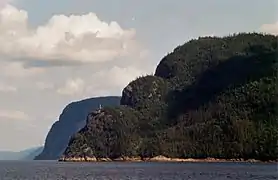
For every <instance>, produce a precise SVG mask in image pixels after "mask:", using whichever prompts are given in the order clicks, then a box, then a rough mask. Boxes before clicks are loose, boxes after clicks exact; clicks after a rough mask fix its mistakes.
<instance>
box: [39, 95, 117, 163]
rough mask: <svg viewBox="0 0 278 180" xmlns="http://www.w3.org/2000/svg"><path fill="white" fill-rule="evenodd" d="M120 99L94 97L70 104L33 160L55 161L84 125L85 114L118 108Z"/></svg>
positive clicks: (114, 97)
mask: <svg viewBox="0 0 278 180" xmlns="http://www.w3.org/2000/svg"><path fill="white" fill-rule="evenodd" d="M119 104H120V97H116V96H108V97H96V98H90V99H85V100H81V101H77V102H72V103H70V104H69V105H67V106H66V107H65V109H64V110H63V112H62V114H61V115H60V117H59V120H58V121H56V122H55V123H54V124H53V125H52V127H51V129H50V131H49V132H48V134H47V137H46V140H45V145H44V149H43V151H42V153H41V154H39V155H38V156H37V157H36V158H35V160H56V159H58V158H59V157H60V156H61V155H62V153H63V152H64V151H65V149H66V147H67V144H68V142H69V140H70V137H71V136H72V135H73V134H75V133H76V132H78V131H79V130H80V129H81V128H82V127H84V126H85V124H86V116H87V114H88V113H89V112H90V111H92V110H95V109H97V108H98V107H99V105H102V106H113V107H114V106H118V105H119Z"/></svg>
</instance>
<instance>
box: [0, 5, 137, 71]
mask: <svg viewBox="0 0 278 180" xmlns="http://www.w3.org/2000/svg"><path fill="white" fill-rule="evenodd" d="M0 18H1V21H0V54H1V55H2V56H5V57H6V59H12V60H13V61H23V62H24V63H25V66H60V65H77V64H84V63H98V62H106V61H112V60H114V59H115V58H121V57H129V56H134V54H140V45H139V44H138V43H137V42H136V40H135V30H133V29H127V30H124V29H122V28H121V27H120V26H119V24H118V23H117V22H110V23H106V22H104V21H101V20H100V19H99V18H98V17H97V16H96V14H94V13H88V14H85V15H71V16H65V15H54V16H53V17H52V18H51V19H50V20H49V21H48V22H47V23H46V24H44V25H42V26H39V27H37V28H33V29H31V28H30V26H29V23H28V13H27V12H26V11H24V10H18V9H17V8H15V7H13V6H11V5H6V6H5V8H3V9H2V10H0Z"/></svg>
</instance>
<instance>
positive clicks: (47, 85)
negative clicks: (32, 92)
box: [36, 82, 54, 90]
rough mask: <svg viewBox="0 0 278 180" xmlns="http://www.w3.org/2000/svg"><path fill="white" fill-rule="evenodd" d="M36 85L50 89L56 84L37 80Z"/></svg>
mask: <svg viewBox="0 0 278 180" xmlns="http://www.w3.org/2000/svg"><path fill="white" fill-rule="evenodd" d="M36 86H37V87H38V88H39V89H41V90H49V89H53V88H54V85H53V84H52V83H49V82H37V83H36Z"/></svg>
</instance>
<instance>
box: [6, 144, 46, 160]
mask: <svg viewBox="0 0 278 180" xmlns="http://www.w3.org/2000/svg"><path fill="white" fill-rule="evenodd" d="M42 149H43V147H35V148H30V149H25V150H22V151H18V152H13V151H0V160H33V159H34V158H35V157H36V156H37V155H38V154H39V153H41V151H42Z"/></svg>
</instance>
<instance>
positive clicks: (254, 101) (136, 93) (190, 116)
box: [63, 33, 278, 161]
mask: <svg viewBox="0 0 278 180" xmlns="http://www.w3.org/2000/svg"><path fill="white" fill-rule="evenodd" d="M277 51H278V50H277V36H272V35H263V34H257V33H240V34H234V35H231V36H227V37H202V38H198V39H194V40H191V41H189V42H186V43H185V44H183V45H181V46H179V47H177V48H176V49H175V50H174V51H173V52H172V53H169V54H168V55H167V56H165V57H164V58H163V59H162V60H161V62H160V63H159V64H158V66H157V69H156V71H155V74H154V76H145V77H140V78H138V79H136V80H134V81H132V82H130V83H129V84H128V85H127V86H126V87H125V88H124V90H123V92H122V98H121V106H120V107H117V108H104V109H101V110H100V111H98V112H91V113H90V114H89V115H88V116H87V124H86V126H85V127H84V128H82V129H81V130H80V131H79V132H78V133H76V134H75V135H74V136H73V137H72V138H71V140H70V143H69V145H68V147H67V149H66V151H65V152H64V154H63V157H65V158H79V157H83V156H85V157H96V158H111V159H115V158H119V157H137V156H140V157H141V158H151V157H155V156H158V155H163V156H166V157H173V158H207V157H213V158H220V159H231V158H243V159H258V160H263V161H268V160H277V159H278V158H277V154H278V145H277V141H278V112H277V111H278V110H277V107H278V106H277V105H278V81H277V80H278V78H277V73H278V56H277V55H278V52H277Z"/></svg>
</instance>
